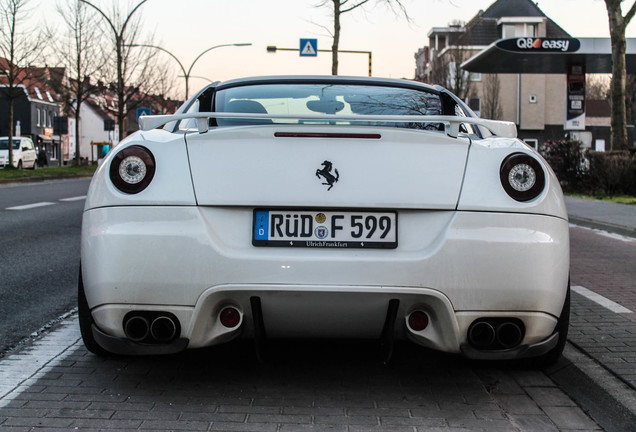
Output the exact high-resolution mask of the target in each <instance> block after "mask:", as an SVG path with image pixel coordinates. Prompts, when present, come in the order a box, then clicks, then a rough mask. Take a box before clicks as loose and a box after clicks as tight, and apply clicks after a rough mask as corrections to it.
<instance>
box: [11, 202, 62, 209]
mask: <svg viewBox="0 0 636 432" xmlns="http://www.w3.org/2000/svg"><path fill="white" fill-rule="evenodd" d="M53 204H55V203H53V202H48V201H43V202H39V203H34V204H26V205H21V206H15V207H7V208H6V209H5V210H28V209H32V208H36V207H45V206H50V205H53Z"/></svg>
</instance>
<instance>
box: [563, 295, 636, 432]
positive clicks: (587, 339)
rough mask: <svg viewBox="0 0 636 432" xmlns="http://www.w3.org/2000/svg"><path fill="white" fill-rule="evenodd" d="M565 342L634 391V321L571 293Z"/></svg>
mask: <svg viewBox="0 0 636 432" xmlns="http://www.w3.org/2000/svg"><path fill="white" fill-rule="evenodd" d="M568 339H569V340H570V342H572V343H573V344H574V345H575V346H577V347H578V348H579V349H580V350H582V351H583V352H585V353H586V354H587V355H589V356H590V357H592V358H593V359H595V360H596V361H598V362H599V363H600V364H601V365H603V367H605V368H606V369H608V370H609V371H611V372H612V373H614V374H615V375H616V376H617V377H619V378H620V379H621V380H623V381H624V382H625V383H626V384H628V385H629V386H630V387H632V388H633V389H634V390H636V322H634V321H631V320H629V319H627V318H625V317H624V316H621V315H620V314H616V313H613V312H611V311H609V310H608V309H606V308H605V307H603V306H601V305H599V304H597V303H595V302H593V301H591V300H588V299H587V298H585V297H583V296H581V295H578V294H576V293H574V292H573V293H572V311H571V317H570V331H569V335H568ZM635 429H636V426H635Z"/></svg>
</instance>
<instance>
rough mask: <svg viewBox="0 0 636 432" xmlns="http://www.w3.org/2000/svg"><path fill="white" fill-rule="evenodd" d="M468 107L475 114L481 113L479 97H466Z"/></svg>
mask: <svg viewBox="0 0 636 432" xmlns="http://www.w3.org/2000/svg"><path fill="white" fill-rule="evenodd" d="M468 107H469V108H470V109H471V110H473V111H474V112H475V114H477V115H481V98H470V99H468Z"/></svg>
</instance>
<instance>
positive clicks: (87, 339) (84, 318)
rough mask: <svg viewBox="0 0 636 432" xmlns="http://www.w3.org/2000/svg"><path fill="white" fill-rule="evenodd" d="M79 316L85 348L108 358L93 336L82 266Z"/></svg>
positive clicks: (91, 318)
mask: <svg viewBox="0 0 636 432" xmlns="http://www.w3.org/2000/svg"><path fill="white" fill-rule="evenodd" d="M77 314H78V317H79V326H80V333H81V334H82V340H83V341H84V346H86V349H88V350H89V351H90V352H92V353H93V354H95V355H98V356H102V357H103V356H107V355H108V354H109V352H108V351H106V350H105V349H104V348H102V347H101V345H99V344H98V343H97V341H96V340H95V337H94V336H93V329H92V327H93V324H94V321H93V316H92V315H91V310H90V308H89V307H88V301H86V294H85V293H84V281H83V280H82V266H81V264H80V271H79V281H78V283H77Z"/></svg>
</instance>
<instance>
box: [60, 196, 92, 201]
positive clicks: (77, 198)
mask: <svg viewBox="0 0 636 432" xmlns="http://www.w3.org/2000/svg"><path fill="white" fill-rule="evenodd" d="M83 199H86V195H81V196H75V197H70V198H60V201H64V202H68V201H81V200H83Z"/></svg>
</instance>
